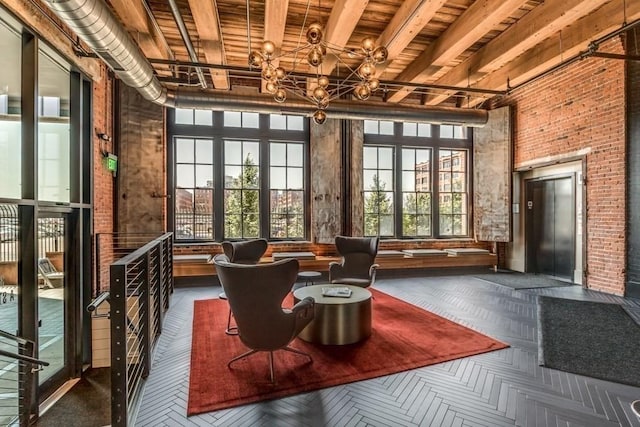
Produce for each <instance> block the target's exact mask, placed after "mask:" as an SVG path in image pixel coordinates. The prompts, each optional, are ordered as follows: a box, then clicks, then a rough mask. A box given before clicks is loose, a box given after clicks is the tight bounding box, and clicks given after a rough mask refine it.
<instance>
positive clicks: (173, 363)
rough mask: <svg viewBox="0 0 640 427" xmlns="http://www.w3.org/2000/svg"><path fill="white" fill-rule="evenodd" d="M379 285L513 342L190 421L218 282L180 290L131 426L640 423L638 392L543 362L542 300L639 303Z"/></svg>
mask: <svg viewBox="0 0 640 427" xmlns="http://www.w3.org/2000/svg"><path fill="white" fill-rule="evenodd" d="M375 287H376V288H377V289H379V290H381V291H383V292H386V293H388V294H391V295H394V296H396V297H398V298H401V299H403V300H405V301H408V302H410V303H412V304H415V305H417V306H420V307H423V308H425V309H427V310H430V311H432V312H435V313H437V314H439V315H441V316H444V317H446V318H448V319H451V320H454V321H456V322H459V323H461V324H464V325H466V326H468V327H471V328H473V329H476V330H478V331H480V332H483V333H485V334H487V335H490V336H492V337H494V338H497V339H499V340H502V341H504V342H506V343H508V344H510V345H511V347H510V348H508V349H504V350H499V351H495V352H492V353H487V354H482V355H478V356H473V357H468V358H464V359H460V360H455V361H451V362H447V363H442V364H439V365H434V366H428V367H425V368H421V369H416V370H413V371H408V372H403V373H399V374H395V375H389V376H386V377H382V378H376V379H372V380H367V381H362V382H357V383H353V384H346V385H342V386H338V387H333V388H329V389H324V390H319V391H315V392H311V393H306V394H301V395H297V396H292V397H289V398H284V399H279V400H275V401H270V402H264V403H258V404H252V405H246V406H242V407H238V408H232V409H228V410H222V411H216V412H211V413H207V414H202V415H197V416H193V417H189V418H187V416H186V406H187V396H188V387H189V358H190V349H191V322H192V315H193V301H194V300H196V299H204V298H216V297H217V295H218V294H219V292H220V288H219V287H215V286H212V287H198V288H181V289H177V290H176V292H175V294H174V295H173V297H172V301H171V309H170V310H169V312H168V314H167V316H166V320H165V324H164V329H163V333H162V336H161V338H160V340H159V343H158V345H157V347H156V351H155V359H154V364H153V368H152V370H151V375H150V377H149V379H148V381H147V384H146V386H145V390H144V394H143V397H142V400H141V405H140V409H139V411H138V415H137V421H136V423H135V425H136V426H141V427H142V426H154V427H156V426H234V427H235V426H354V427H355V426H491V427H493V426H513V425H517V426H563V427H569V426H594V427H603V426H640V420H639V419H638V418H637V417H635V415H633V413H632V412H631V410H630V407H629V403H630V402H631V401H633V400H635V399H639V398H640V388H638V387H631V386H627V385H622V384H616V383H611V382H607V381H602V380H597V379H592V378H587V377H582V376H579V375H574V374H569V373H565V372H560V371H556V370H552V369H547V368H543V367H540V366H538V360H537V357H538V356H537V352H538V346H537V339H538V338H537V325H536V322H537V319H536V316H537V306H536V304H537V303H536V296H537V295H538V294H544V295H553V296H560V297H566V298H573V299H590V300H596V301H606V302H615V303H621V304H623V305H625V306H627V307H628V311H629V312H630V313H631V315H632V316H634V317H635V318H636V319H640V301H638V300H630V299H626V300H625V299H623V298H619V297H616V296H611V295H604V294H600V293H597V292H590V291H585V290H583V289H581V288H580V287H579V286H571V287H563V288H546V289H536V290H520V291H518V290H513V289H511V288H507V287H504V286H500V285H496V284H493V283H490V282H486V281H484V280H481V279H478V278H475V277H473V276H441V277H435V276H433V277H415V278H398V279H382V280H378V281H377V282H376V285H375ZM391 356H392V355H391ZM638 356H639V357H640V355H638ZM216 362H217V361H212V363H216ZM225 362H226V361H225ZM212 381H215V378H212Z"/></svg>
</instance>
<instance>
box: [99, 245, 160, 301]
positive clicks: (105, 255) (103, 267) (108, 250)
mask: <svg viewBox="0 0 640 427" xmlns="http://www.w3.org/2000/svg"><path fill="white" fill-rule="evenodd" d="M161 236H162V233H98V234H96V242H95V259H96V264H95V265H96V271H95V276H96V288H95V289H94V292H93V296H94V297H96V296H98V295H100V294H101V293H102V292H105V291H108V290H109V286H110V283H111V277H110V266H111V264H112V263H114V262H115V261H117V260H119V259H121V258H122V257H124V256H126V255H129V254H130V253H132V252H133V251H135V250H137V249H139V248H140V247H142V246H144V245H146V244H147V243H149V242H151V241H152V240H154V239H157V238H160V237H161Z"/></svg>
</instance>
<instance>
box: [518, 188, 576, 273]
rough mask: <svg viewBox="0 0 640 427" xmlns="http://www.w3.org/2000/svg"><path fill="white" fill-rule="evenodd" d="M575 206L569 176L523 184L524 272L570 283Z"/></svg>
mask: <svg viewBox="0 0 640 427" xmlns="http://www.w3.org/2000/svg"><path fill="white" fill-rule="evenodd" d="M575 205H576V204H575V179H574V176H573V175H570V176H560V177H553V178H545V179H537V180H530V181H527V183H526V217H525V221H526V237H525V240H526V271H527V272H529V273H535V274H544V275H546V276H551V277H554V278H557V279H561V280H568V281H571V282H573V274H574V268H575V247H576V244H575V242H576V214H575Z"/></svg>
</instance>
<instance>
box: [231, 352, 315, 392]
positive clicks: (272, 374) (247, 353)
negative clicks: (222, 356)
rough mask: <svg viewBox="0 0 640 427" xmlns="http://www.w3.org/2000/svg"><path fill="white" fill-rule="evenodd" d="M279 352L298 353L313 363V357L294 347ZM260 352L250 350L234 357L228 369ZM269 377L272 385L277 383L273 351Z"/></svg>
mask: <svg viewBox="0 0 640 427" xmlns="http://www.w3.org/2000/svg"><path fill="white" fill-rule="evenodd" d="M278 350H285V351H289V352H291V353H296V354H299V355H302V356H306V357H308V358H309V361H310V362H313V358H312V357H311V355H310V354H308V353H305V352H303V351H300V350H297V349H295V348H293V347H289V346H286V347H282V348H280V349H278ZM259 351H261V350H249V351H247V352H246V353H242V354H241V355H239V356H236V357H234V358H233V359H231V360H230V361H229V363H227V367H228V368H229V369H231V364H232V363H233V362H235V361H237V360H240V359H244V358H245V357H248V356H251V355H252V354H254V353H258V352H259ZM269 377H270V379H271V383H272V384H273V383H275V375H274V373H273V351H270V352H269Z"/></svg>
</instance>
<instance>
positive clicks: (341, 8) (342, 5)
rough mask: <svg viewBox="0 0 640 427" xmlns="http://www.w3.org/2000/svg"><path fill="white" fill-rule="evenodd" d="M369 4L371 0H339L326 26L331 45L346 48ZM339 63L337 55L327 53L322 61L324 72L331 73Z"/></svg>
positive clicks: (325, 73) (326, 35) (327, 37)
mask: <svg viewBox="0 0 640 427" xmlns="http://www.w3.org/2000/svg"><path fill="white" fill-rule="evenodd" d="M367 4H369V0H337V1H336V2H335V4H334V5H333V9H331V15H330V16H329V20H328V21H327V25H326V26H325V36H324V37H325V41H326V42H327V43H328V44H329V45H330V46H336V48H339V49H344V48H345V46H346V45H347V43H348V42H349V39H350V38H351V35H352V34H353V30H355V28H356V25H357V24H358V21H360V17H362V14H363V13H364V10H365V8H366V7H367ZM337 63H338V60H337V59H336V57H335V56H333V55H327V57H326V58H325V60H324V62H323V63H322V74H324V75H329V74H331V72H332V71H333V69H334V68H335V66H336V64H337Z"/></svg>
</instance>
